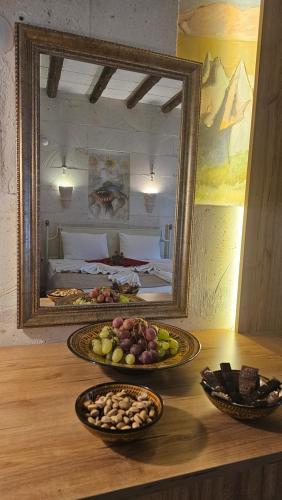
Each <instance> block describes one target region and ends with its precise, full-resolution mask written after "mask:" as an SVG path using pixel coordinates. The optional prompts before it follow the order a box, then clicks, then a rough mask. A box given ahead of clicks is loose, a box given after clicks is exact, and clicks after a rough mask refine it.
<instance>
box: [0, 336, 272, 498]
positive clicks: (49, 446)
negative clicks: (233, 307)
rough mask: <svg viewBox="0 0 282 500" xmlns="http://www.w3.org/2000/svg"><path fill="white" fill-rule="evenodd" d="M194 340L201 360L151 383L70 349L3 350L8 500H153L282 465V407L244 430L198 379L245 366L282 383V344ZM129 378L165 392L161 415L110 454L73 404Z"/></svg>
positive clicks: (1, 405) (2, 459)
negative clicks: (158, 493) (216, 477)
mask: <svg viewBox="0 0 282 500" xmlns="http://www.w3.org/2000/svg"><path fill="white" fill-rule="evenodd" d="M197 336H198V338H199V339H200V341H201V343H202V351H201V353H200V354H199V356H198V357H197V358H196V359H195V360H194V361H193V362H192V363H191V364H188V365H186V366H183V367H180V368H176V369H172V370H165V371H163V372H158V373H157V372H153V373H151V374H149V375H146V376H143V375H142V376H139V375H138V376H136V375H135V376H133V375H130V376H125V375H124V374H122V373H119V372H117V371H113V370H110V369H107V370H105V369H101V368H100V367H98V366H93V365H91V364H90V363H87V362H85V361H83V360H81V359H78V358H76V357H75V356H74V355H73V354H71V353H70V352H69V351H68V349H67V347H66V345H65V344H49V345H33V346H23V347H7V348H1V349H0V384H1V401H0V443H1V446H0V492H1V493H0V498H1V500H4V499H9V500H11V499H14V498H21V499H28V500H30V499H31V500H32V499H33V498H35V499H37V498H39V499H43V498H44V499H45V498H56V499H74V498H84V497H89V496H95V495H97V497H99V498H108V499H111V500H112V499H115V498H119V499H125V498H133V497H136V498H138V494H139V493H140V491H141V490H142V491H143V493H144V491H145V492H147V496H146V498H150V499H151V498H156V497H154V495H153V496H151V493H152V491H153V490H154V488H155V489H156V488H157V485H161V486H162V487H168V486H169V485H170V486H171V485H172V484H174V482H175V481H177V480H181V478H187V477H196V476H197V477H198V475H199V474H200V475H202V474H204V473H206V472H207V471H214V470H215V471H217V470H219V471H223V470H225V469H226V468H228V467H230V464H242V465H243V466H245V465H246V464H247V465H248V464H250V463H254V464H255V463H258V461H260V462H261V463H268V462H269V461H275V460H276V461H279V460H282V419H281V417H282V408H279V410H278V411H277V412H276V413H275V414H273V415H271V416H269V417H267V418H265V419H264V420H262V421H260V422H257V423H252V424H251V423H249V424H246V423H243V422H240V421H236V420H233V419H232V418H230V417H228V416H227V415H224V414H222V413H220V412H219V411H218V410H217V409H216V408H214V407H213V406H212V405H211V403H210V402H209V401H208V399H207V398H206V396H205V395H204V393H203V391H202V388H201V386H200V385H199V379H200V377H199V372H200V370H201V369H202V368H204V367H205V366H207V365H208V366H209V367H210V368H211V369H215V368H217V367H218V364H219V362H221V361H230V362H231V364H232V366H233V367H234V368H239V367H240V366H241V364H242V363H248V364H250V365H253V366H258V367H259V368H260V371H261V373H262V374H264V375H266V376H273V375H275V376H277V377H278V378H282V362H281V352H282V349H281V342H277V343H276V342H275V340H272V341H270V342H269V341H268V339H267V338H265V337H244V336H242V335H239V334H233V333H230V332H214V331H207V332H200V333H199V332H198V333H197ZM268 345H270V346H271V347H268ZM125 379H127V380H129V381H136V382H139V383H144V384H147V385H149V386H151V387H152V388H153V389H155V390H157V391H159V392H160V393H161V395H162V397H163V399H164V404H165V407H164V414H163V417H162V419H161V420H160V421H159V422H158V423H157V424H156V426H155V427H154V429H153V430H152V432H151V433H150V434H148V436H147V437H146V436H144V438H143V439H142V440H141V441H138V442H135V443H128V444H119V445H114V446H112V447H109V446H107V445H105V444H104V442H103V441H101V440H100V439H99V438H96V437H94V436H93V435H92V434H91V433H90V432H88V431H87V430H86V429H85V428H84V427H83V425H82V424H81V423H80V422H79V420H78V419H77V417H76V414H75V412H74V401H75V399H76V397H77V395H78V394H79V393H80V392H81V391H83V390H84V389H86V388H87V387H90V386H91V385H95V384H98V383H101V382H104V381H108V380H125ZM200 477H202V476H200ZM140 488H141V489H140ZM109 492H111V493H109ZM107 493H109V494H108V495H107ZM102 494H105V495H102ZM101 495H102V496H101ZM142 498H143V497H142ZM144 498H145V497H144ZM158 498H159V497H158ZM162 498H168V497H166V496H165V497H162ZM169 498H172V497H169ZM173 498H181V496H180V495H178V496H177V497H173ZM182 498H184V496H182ZM182 498H181V500H182ZM185 498H188V497H186V496H185ZM189 498H190V497H189ZM191 498H207V497H202V496H201V497H196V496H195V497H194V496H193V497H191ZM214 498H215V497H214ZM217 498H218V497H217ZM228 498H230V497H228ZM232 498H233V497H232ZM238 498H239V497H238ZM248 498H249V497H248ZM250 498H251V497H250ZM254 498H255V497H254ZM260 498H262V497H260ZM263 498H269V499H271V500H272V497H271V496H269V495H268V496H267V497H263ZM273 498H274V497H273ZM275 498H276V497H275Z"/></svg>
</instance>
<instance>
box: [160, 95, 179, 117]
mask: <svg viewBox="0 0 282 500" xmlns="http://www.w3.org/2000/svg"><path fill="white" fill-rule="evenodd" d="M181 101H182V90H180V92H178V93H177V94H175V95H174V96H173V97H171V98H170V99H169V100H168V101H167V102H165V103H164V104H163V105H162V107H161V110H162V112H163V113H169V111H171V110H172V109H174V108H176V106H178V104H180V103H181Z"/></svg>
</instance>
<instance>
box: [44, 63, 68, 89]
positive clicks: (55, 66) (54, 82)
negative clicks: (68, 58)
mask: <svg viewBox="0 0 282 500" xmlns="http://www.w3.org/2000/svg"><path fill="white" fill-rule="evenodd" d="M63 62H64V58H63V57H59V56H51V57H50V64H49V70H48V79H47V87H46V92H47V95H48V97H52V98H53V97H56V96H57V92H58V87H59V81H60V78H61V72H62V67H63Z"/></svg>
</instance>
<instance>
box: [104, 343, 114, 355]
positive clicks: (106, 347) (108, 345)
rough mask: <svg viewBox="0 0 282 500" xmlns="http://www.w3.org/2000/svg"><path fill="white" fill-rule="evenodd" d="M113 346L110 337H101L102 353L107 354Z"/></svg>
mask: <svg viewBox="0 0 282 500" xmlns="http://www.w3.org/2000/svg"><path fill="white" fill-rule="evenodd" d="M112 347H113V342H112V340H111V339H102V354H104V356H105V354H108V353H109V352H110V351H111V350H112Z"/></svg>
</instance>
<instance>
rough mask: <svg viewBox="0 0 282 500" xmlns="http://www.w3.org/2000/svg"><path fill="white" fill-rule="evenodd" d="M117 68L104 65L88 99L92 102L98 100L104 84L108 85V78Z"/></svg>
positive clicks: (104, 86)
mask: <svg viewBox="0 0 282 500" xmlns="http://www.w3.org/2000/svg"><path fill="white" fill-rule="evenodd" d="M116 70H117V68H110V67H109V66H105V67H104V68H103V70H102V73H101V75H100V77H99V80H98V81H97V83H96V85H95V87H94V89H93V90H92V92H91V94H90V97H89V101H90V102H91V103H92V104H94V103H95V102H97V101H98V99H99V97H101V95H102V93H103V92H104V90H105V88H106V86H107V85H108V83H109V81H110V79H111V78H112V76H113V74H114V73H115V72H116Z"/></svg>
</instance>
